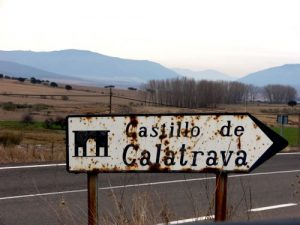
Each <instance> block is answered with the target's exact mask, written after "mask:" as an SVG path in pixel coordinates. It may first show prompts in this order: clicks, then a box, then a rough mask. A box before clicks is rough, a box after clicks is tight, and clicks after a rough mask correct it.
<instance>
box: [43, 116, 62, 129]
mask: <svg viewBox="0 0 300 225" xmlns="http://www.w3.org/2000/svg"><path fill="white" fill-rule="evenodd" d="M44 124H45V127H46V128H47V129H61V130H63V129H66V127H67V121H66V119H65V118H63V117H59V116H58V117H56V119H55V120H54V119H52V118H48V119H46V120H45V122H44Z"/></svg>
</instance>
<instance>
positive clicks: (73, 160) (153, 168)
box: [67, 113, 287, 173]
mask: <svg viewBox="0 0 300 225" xmlns="http://www.w3.org/2000/svg"><path fill="white" fill-rule="evenodd" d="M67 119H68V132H67V170H68V171H69V172H76V173H77V172H220V171H223V172H250V171H251V170H253V169H255V168H256V167H257V166H259V165H260V164H262V163H263V162H264V161H266V160H267V159H269V158H270V157H272V156H273V155H274V154H276V153H277V152H279V151H280V150H282V149H283V148H284V147H286V146H287V141H286V140H284V139H283V138H281V137H280V136H279V135H277V134H276V133H275V132H274V131H272V130H271V129H270V128H268V127H267V126H266V125H264V124H263V123H262V122H260V121H259V120H258V119H256V118H255V117H253V116H252V115H250V114H248V113H231V114H229V113H227V114H226V113H225V114H168V115H128V116H124V115H109V116H85V115H79V116H69V117H68V118H67Z"/></svg>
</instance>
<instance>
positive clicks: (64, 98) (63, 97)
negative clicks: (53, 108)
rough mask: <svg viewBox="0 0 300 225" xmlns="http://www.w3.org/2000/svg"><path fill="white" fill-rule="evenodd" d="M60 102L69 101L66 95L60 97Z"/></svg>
mask: <svg viewBox="0 0 300 225" xmlns="http://www.w3.org/2000/svg"><path fill="white" fill-rule="evenodd" d="M61 100H64V101H67V100H69V97H68V96H66V95H62V96H61Z"/></svg>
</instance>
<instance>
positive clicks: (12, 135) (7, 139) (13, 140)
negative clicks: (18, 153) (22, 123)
mask: <svg viewBox="0 0 300 225" xmlns="http://www.w3.org/2000/svg"><path fill="white" fill-rule="evenodd" d="M22 140H23V134H22V133H20V132H5V133H1V134H0V144H2V145H3V146H4V147H6V146H11V145H19V144H20V143H21V142H22Z"/></svg>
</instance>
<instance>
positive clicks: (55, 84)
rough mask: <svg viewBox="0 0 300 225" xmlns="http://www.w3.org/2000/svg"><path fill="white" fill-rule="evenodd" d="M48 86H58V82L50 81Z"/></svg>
mask: <svg viewBox="0 0 300 225" xmlns="http://www.w3.org/2000/svg"><path fill="white" fill-rule="evenodd" d="M50 87H58V84H57V83H55V82H51V83H50Z"/></svg>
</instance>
